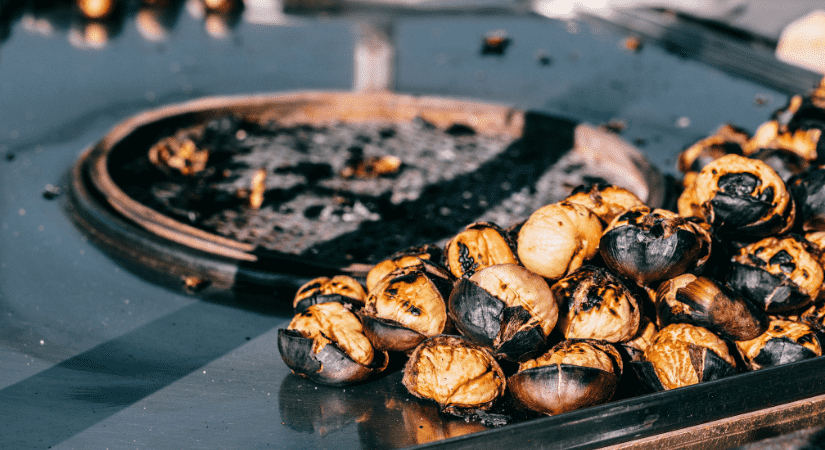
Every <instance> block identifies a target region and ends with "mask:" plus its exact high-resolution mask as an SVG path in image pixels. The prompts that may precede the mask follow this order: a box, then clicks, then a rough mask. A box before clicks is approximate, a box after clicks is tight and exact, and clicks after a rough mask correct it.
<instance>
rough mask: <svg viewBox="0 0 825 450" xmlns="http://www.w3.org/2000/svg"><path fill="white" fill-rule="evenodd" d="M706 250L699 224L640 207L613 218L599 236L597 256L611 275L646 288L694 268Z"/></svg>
mask: <svg viewBox="0 0 825 450" xmlns="http://www.w3.org/2000/svg"><path fill="white" fill-rule="evenodd" d="M710 247H711V236H710V234H709V233H707V232H706V231H705V230H704V229H702V228H701V227H700V226H699V225H697V224H695V223H693V222H690V221H687V220H685V219H684V218H682V217H679V216H678V215H676V214H675V213H672V212H670V211H665V210H659V209H655V210H652V211H651V210H650V208H648V207H646V206H641V207H635V208H631V209H630V210H628V211H626V212H625V213H623V214H621V215H620V216H619V217H618V218H616V220H615V221H614V222H613V223H612V224H611V225H610V227H609V228H608V229H607V231H605V233H604V234H603V235H602V238H601V241H600V242H599V253H600V254H601V256H602V259H603V260H604V262H605V264H606V265H607V266H608V267H609V268H610V269H612V270H613V271H614V272H616V273H618V274H620V275H622V276H624V277H626V278H629V279H631V280H633V281H635V282H636V284H638V285H639V286H646V285H650V284H651V283H653V282H656V281H659V280H666V279H669V278H673V277H675V276H678V275H681V274H683V273H685V272H687V271H690V270H694V269H697V267H700V266H701V265H702V264H703V263H704V261H706V260H707V258H708V257H709V255H710Z"/></svg>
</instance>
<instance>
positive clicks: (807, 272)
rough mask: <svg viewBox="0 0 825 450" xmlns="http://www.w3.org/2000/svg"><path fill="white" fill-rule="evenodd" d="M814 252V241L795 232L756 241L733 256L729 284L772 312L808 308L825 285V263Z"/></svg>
mask: <svg viewBox="0 0 825 450" xmlns="http://www.w3.org/2000/svg"><path fill="white" fill-rule="evenodd" d="M806 247H807V248H806ZM809 250H810V251H809ZM812 252H814V254H815V252H816V249H815V248H814V247H813V246H812V244H810V243H807V242H806V241H804V240H798V239H796V238H794V237H793V236H785V237H782V238H776V237H769V238H765V239H762V240H761V241H758V242H754V243H752V244H749V245H747V246H745V247H743V248H742V249H740V250H739V252H738V253H737V254H736V255H734V256H733V258H732V262H731V267H730V271H729V272H728V278H727V281H728V284H729V285H730V287H731V288H733V289H734V290H735V291H737V292H738V293H739V294H741V295H742V296H743V297H745V298H747V299H748V300H750V301H751V302H753V303H754V304H755V305H757V306H758V307H760V308H761V309H762V310H764V311H766V312H768V313H783V312H788V311H792V310H795V309H800V308H804V307H805V306H807V305H809V304H811V303H813V301H814V300H815V299H816V297H817V295H818V294H819V291H820V289H821V288H822V281H823V271H822V266H820V264H819V261H818V260H817V258H816V257H815V256H814V254H812Z"/></svg>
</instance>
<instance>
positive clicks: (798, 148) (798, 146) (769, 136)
mask: <svg viewBox="0 0 825 450" xmlns="http://www.w3.org/2000/svg"><path fill="white" fill-rule="evenodd" d="M821 136H822V130H820V129H818V128H805V129H802V128H797V129H794V130H791V129H789V128H788V127H787V126H783V125H782V124H780V123H779V121H777V120H771V121H768V122H765V123H763V124H762V125H760V126H759V128H758V129H757V130H756V132H755V133H754V134H753V137H752V138H751V139H750V140H749V141H748V142H747V144H745V147H744V151H745V152H744V154H745V155H746V156H750V155H754V154H756V153H757V152H759V151H761V150H764V149H784V150H788V151H791V152H793V153H795V154H797V155H799V157H801V158H803V159H805V160H807V161H814V160H816V159H817V144H818V143H819V140H820V138H821Z"/></svg>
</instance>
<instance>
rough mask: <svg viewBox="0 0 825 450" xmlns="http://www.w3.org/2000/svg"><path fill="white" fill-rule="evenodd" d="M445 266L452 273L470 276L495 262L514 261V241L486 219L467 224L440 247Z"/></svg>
mask: <svg viewBox="0 0 825 450" xmlns="http://www.w3.org/2000/svg"><path fill="white" fill-rule="evenodd" d="M444 254H445V257H446V258H447V268H449V269H450V272H451V273H452V274H453V275H454V276H455V277H456V278H461V277H464V276H471V275H472V274H474V273H476V272H477V271H479V270H481V269H483V268H485V267H490V266H492V265H495V264H517V263H518V258H516V252H515V243H513V242H512V241H511V240H510V237H509V235H508V234H507V232H506V231H505V230H504V229H502V228H501V227H499V226H498V225H496V224H494V223H490V222H476V223H473V224H470V225H467V226H466V227H465V228H464V230H462V231H461V232H460V233H458V234H457V235H455V236H453V238H452V239H450V240H449V241H448V242H447V245H446V246H445V248H444Z"/></svg>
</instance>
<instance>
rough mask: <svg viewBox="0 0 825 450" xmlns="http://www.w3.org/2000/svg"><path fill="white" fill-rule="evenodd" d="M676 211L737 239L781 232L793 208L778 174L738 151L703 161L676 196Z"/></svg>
mask: <svg viewBox="0 0 825 450" xmlns="http://www.w3.org/2000/svg"><path fill="white" fill-rule="evenodd" d="M678 206H679V214H680V215H681V216H683V217H689V216H697V217H700V218H702V219H704V220H705V221H706V222H708V223H709V224H711V225H712V226H713V229H714V231H715V232H716V233H718V234H720V235H726V236H730V235H735V236H736V237H737V239H739V240H744V239H743V238H748V237H749V238H751V239H754V238H762V237H765V236H769V235H774V234H778V233H784V232H785V231H788V230H789V229H790V228H791V227H792V226H793V222H794V219H795V218H796V208H795V207H794V202H793V199H792V198H791V195H790V193H788V191H787V189H786V188H785V183H784V181H782V178H780V177H779V175H777V173H776V171H774V170H773V169H771V168H770V167H769V166H768V165H767V164H765V163H764V162H762V161H758V160H755V159H749V158H745V157H743V156H738V155H726V156H723V157H721V158H719V159H717V160H715V161H713V162H711V163H710V164H708V165H707V166H705V167H704V168H703V169H702V170H701V171H700V172H699V175H697V176H696V181H695V182H694V183H693V184H691V185H690V186H689V187H687V188H685V190H684V192H683V193H682V195H681V196H680V197H679V202H678Z"/></svg>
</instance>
